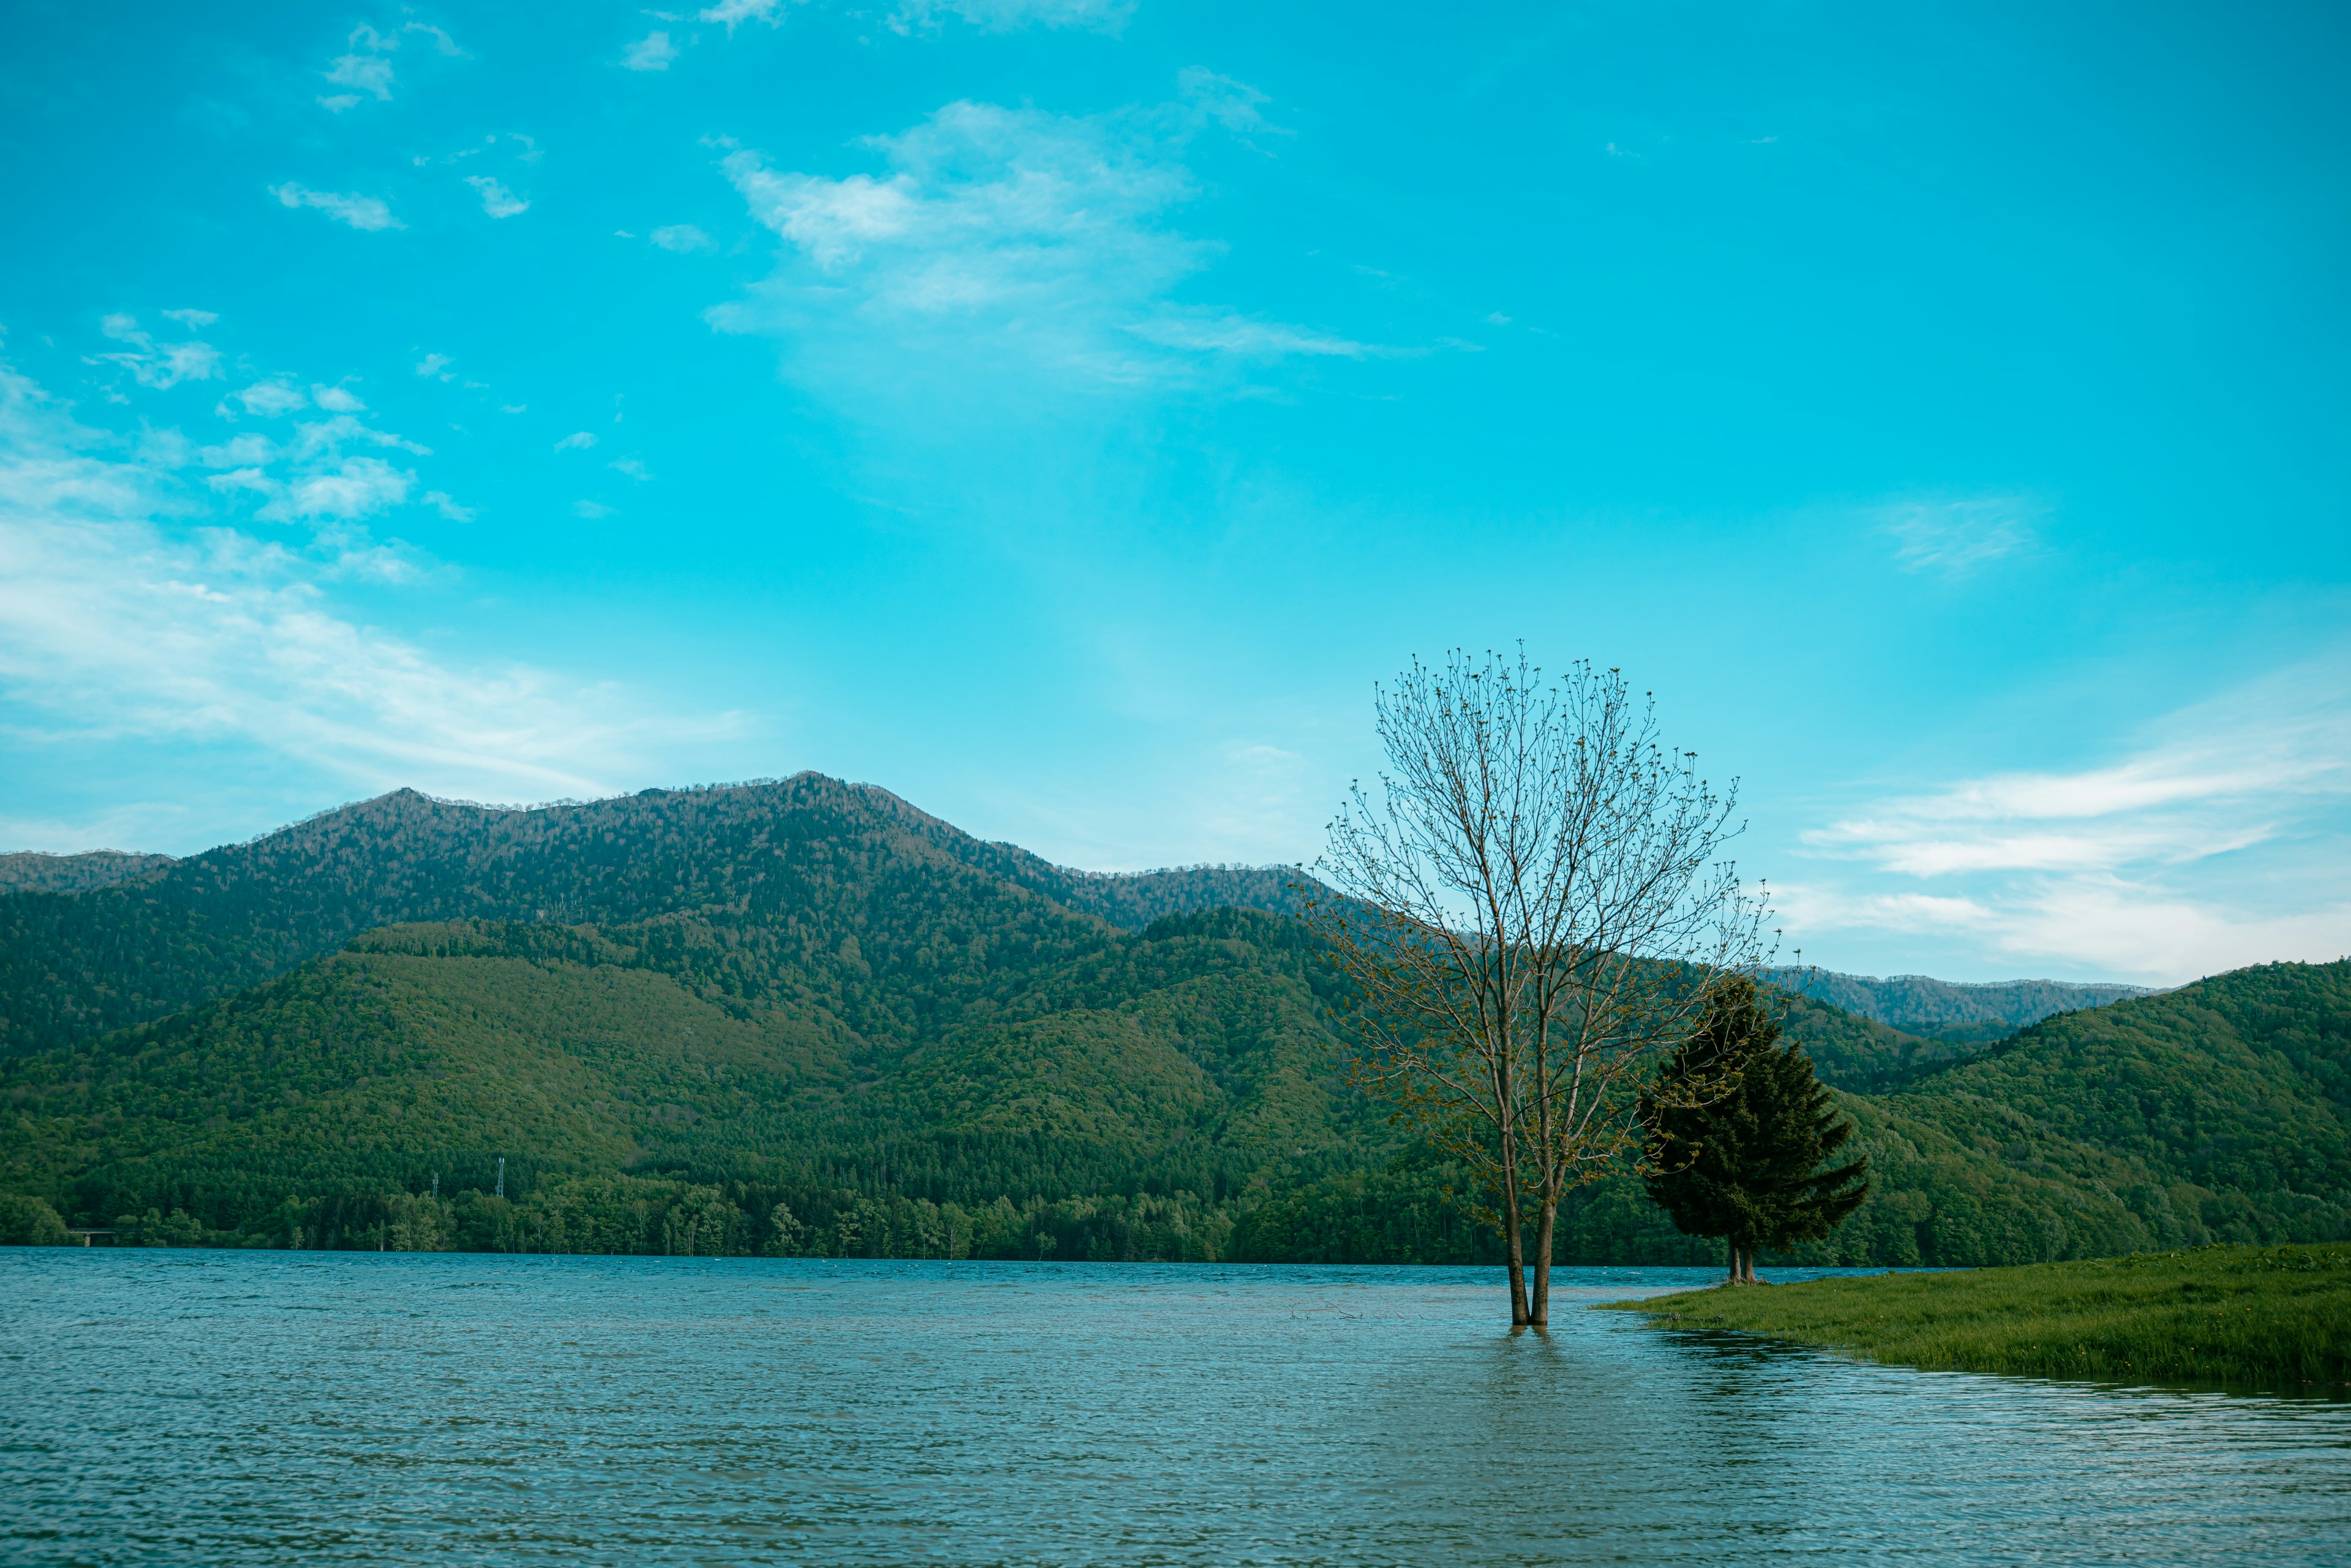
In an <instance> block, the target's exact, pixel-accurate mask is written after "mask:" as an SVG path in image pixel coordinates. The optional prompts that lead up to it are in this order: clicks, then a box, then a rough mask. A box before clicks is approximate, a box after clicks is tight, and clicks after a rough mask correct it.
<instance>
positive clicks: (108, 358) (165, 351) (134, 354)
mask: <svg viewBox="0 0 2351 1568" xmlns="http://www.w3.org/2000/svg"><path fill="white" fill-rule="evenodd" d="M165 314H167V315H172V314H176V313H175V312H170V311H167V312H165ZM98 329H99V332H100V333H102V334H104V335H105V336H106V337H108V338H110V339H111V340H114V341H115V342H118V343H120V344H122V345H123V347H122V348H121V349H120V350H117V351H115V352H112V353H106V354H95V355H92V356H90V359H89V362H90V363H91V364H110V365H120V366H121V367H122V368H123V369H124V370H126V371H130V372H131V380H133V381H135V382H138V383H139V384H140V385H141V386H142V387H147V388H150V389H151V390H153V391H156V392H168V391H170V390H171V389H172V388H173V387H175V386H178V385H179V384H180V383H181V382H202V381H210V380H212V379H214V377H216V376H218V375H219V374H220V373H221V369H220V352H219V350H215V349H214V347H213V346H212V345H211V344H210V343H205V342H187V343H158V342H157V341H156V340H154V338H153V337H152V335H151V334H149V333H146V332H142V331H141V330H140V329H139V321H138V319H137V318H136V317H133V316H129V315H125V314H122V313H121V312H119V311H118V312H116V313H115V314H113V315H110V316H107V317H104V318H101V319H100V320H99V324H98Z"/></svg>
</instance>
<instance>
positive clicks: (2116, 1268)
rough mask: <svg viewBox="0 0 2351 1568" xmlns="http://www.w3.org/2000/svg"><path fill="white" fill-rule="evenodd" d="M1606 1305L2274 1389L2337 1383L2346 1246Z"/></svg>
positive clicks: (1940, 1353) (2347, 1337)
mask: <svg viewBox="0 0 2351 1568" xmlns="http://www.w3.org/2000/svg"><path fill="white" fill-rule="evenodd" d="M1607 1310H1610V1311H1617V1312H1643V1313H1646V1314H1647V1315H1648V1317H1649V1318H1650V1319H1651V1321H1652V1322H1656V1323H1657V1324H1658V1325H1659V1326H1661V1327H1666V1328H1679V1329H1723V1330H1731V1331H1736V1332H1738V1333H1751V1334H1758V1335H1761V1336H1764V1337H1767V1338H1770V1339H1775V1340H1783V1341H1787V1342H1789V1343H1795V1344H1806V1345H1818V1346H1821V1347H1823V1348H1825V1349H1829V1350H1834V1351H1838V1352H1841V1353H1843V1354H1848V1355H1855V1356H1859V1357H1863V1358H1865V1359H1867V1360H1871V1361H1880V1362H1887V1363H1893V1364H1901V1365H1907V1366H1917V1367H1925V1368H1928V1369H1931V1370H1938V1371H1952V1372H1994V1373H2007V1374H2012V1375H2021V1376H2029V1377H2059V1378H2081V1379H2088V1380H2092V1381H2097V1382H2126V1383H2142V1382H2145V1383H2197V1384H2210V1385H2222V1386H2228V1387H2242V1388H2248V1389H2262V1390H2269V1391H2277V1392H2287V1391H2293V1390H2296V1389H2304V1388H2309V1389H2317V1388H2322V1387H2342V1386H2344V1385H2351V1244H2346V1243H2341V1242H2335V1243H2330V1244H2325V1245H2320V1246H2306V1247H2206V1248H2200V1249H2196V1250H2194V1251H2185V1252H2143V1253H2137V1254H2134V1255H2132V1256H2129V1257H2125V1258H2103V1259H2096V1260H2086V1261H2083V1262H2078V1263H2037V1264H2031V1265H2026V1266H2023V1267H2020V1268H2010V1269H1969V1270H1953V1271H1950V1272H1936V1273H1912V1274H1879V1275H1873V1276H1868V1277H1864V1278H1858V1279H1835V1280H1813V1281H1806V1282H1804V1283H1802V1284H1794V1285H1780V1286H1761V1287H1740V1288H1738V1289H1733V1288H1731V1287H1729V1286H1723V1285H1718V1286H1715V1287H1713V1288H1711V1289H1708V1290H1704V1291H1681V1292H1678V1293H1677V1294H1674V1295H1670V1296H1657V1297H1652V1298H1650V1299H1648V1300H1646V1301H1613V1302H1609V1303H1607Z"/></svg>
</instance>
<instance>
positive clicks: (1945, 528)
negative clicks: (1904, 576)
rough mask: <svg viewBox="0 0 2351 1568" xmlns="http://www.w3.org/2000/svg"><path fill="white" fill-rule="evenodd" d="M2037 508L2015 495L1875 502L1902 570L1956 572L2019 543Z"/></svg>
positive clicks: (2026, 538) (2028, 534)
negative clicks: (1893, 503) (1884, 503)
mask: <svg viewBox="0 0 2351 1568" xmlns="http://www.w3.org/2000/svg"><path fill="white" fill-rule="evenodd" d="M2039 510H2040V508H2039V507H2036V506H2034V505H2033V504H2032V502H2031V501H2029V500H2027V499H2025V498H2023V497H2017V496H1980V497H1970V498H1963V499H1957V500H1952V499H1942V500H1918V501H1902V502H1897V503H1896V504H1895V505H1892V506H1888V507H1881V508H1879V510H1878V511H1877V513H1876V525H1877V528H1878V530H1879V531H1880V532H1882V533H1885V534H1886V535H1889V536H1890V537H1892V538H1894V539H1895V540H1896V549H1895V552H1894V561H1895V564H1896V566H1899V567H1900V568H1901V569H1902V570H1905V571H1933V572H1938V573H1940V574H1941V575H1943V576H1945V577H1953V578H1958V577H1965V576H1967V575H1969V574H1970V572H1973V571H1974V570H1976V569H1977V568H1979V567H1982V566H1988V565H1990V564H1991V562H1993V561H1996V560H1998V559H2001V557H2003V556H2010V555H2014V554H2015V553H2016V552H2017V551H2019V550H2021V549H2024V548H2025V546H2026V545H2028V544H2030V543H2031V542H2032V521H2033V518H2034V517H2037V516H2038V515H2039Z"/></svg>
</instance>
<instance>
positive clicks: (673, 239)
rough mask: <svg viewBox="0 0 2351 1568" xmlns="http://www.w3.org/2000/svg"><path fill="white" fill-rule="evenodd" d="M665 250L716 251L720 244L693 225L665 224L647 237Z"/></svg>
mask: <svg viewBox="0 0 2351 1568" xmlns="http://www.w3.org/2000/svg"><path fill="white" fill-rule="evenodd" d="M645 237H646V238H647V239H649V240H651V241H653V244H655V245H657V246H661V247H662V249H664V250H674V251H679V252H685V251H695V250H716V249H717V248H718V242H717V241H716V240H714V239H712V238H711V237H710V236H709V235H706V234H704V233H703V232H702V231H701V230H700V229H698V228H696V227H695V226H694V225H692V224H665V225H663V226H662V227H660V228H657V229H655V230H653V233H651V234H649V235H646V236H645Z"/></svg>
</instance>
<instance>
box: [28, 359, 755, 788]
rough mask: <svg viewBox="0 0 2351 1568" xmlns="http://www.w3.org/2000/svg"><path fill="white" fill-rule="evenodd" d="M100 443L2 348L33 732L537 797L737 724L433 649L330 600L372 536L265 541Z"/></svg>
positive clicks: (41, 737) (372, 780) (368, 560)
mask: <svg viewBox="0 0 2351 1568" xmlns="http://www.w3.org/2000/svg"><path fill="white" fill-rule="evenodd" d="M109 445H110V436H109V435H108V434H107V433H104V432H101V431H98V430H94V429H91V428H89V427H88V426H85V425H81V424H78V423H75V422H74V421H73V420H72V419H71V418H70V417H69V416H68V414H67V413H65V412H64V411H63V410H62V409H61V408H60V407H58V406H57V404H55V403H54V402H51V401H50V400H48V399H47V398H46V397H45V396H44V395H43V394H42V392H41V391H40V389H39V388H38V387H37V386H36V385H35V384H34V383H32V382H29V381H27V380H26V378H24V377H23V376H21V375H19V374H17V373H16V372H15V371H12V370H8V369H6V368H5V367H0V697H5V701H7V702H8V703H9V704H10V705H12V708H13V714H12V722H14V723H16V726H17V733H18V735H19V737H20V738H23V739H25V740H26V742H27V743H28V744H43V743H47V742H49V741H58V740H63V739H67V738H72V739H75V740H78V741H79V742H81V743H85V744H99V745H103V744H112V743H124V744H128V743H143V742H149V741H154V740H158V739H162V740H191V741H199V742H203V743H205V744H209V745H217V744H222V743H234V744H237V745H241V746H244V747H250V748H256V749H257V750H258V751H259V752H260V753H261V754H263V755H266V756H268V757H273V758H277V759H278V760H279V762H280V763H281V764H303V765H308V766H309V767H312V768H317V769H319V770H322V771H323V772H324V773H326V774H328V775H329V776H331V777H333V778H336V779H341V780H345V781H347V783H348V784H349V786H350V787H351V788H354V789H365V790H370V791H372V790H375V789H387V788H391V787H392V786H394V785H397V784H414V785H418V786H420V787H422V788H424V789H431V790H434V791H435V792H437V793H442V794H452V795H462V796H470V797H474V798H487V799H514V798H517V797H521V798H542V799H543V798H545V797H548V796H550V795H574V794H593V793H599V792H603V791H605V790H608V789H611V788H613V787H614V786H615V785H616V783H618V782H620V781H623V780H625V779H627V778H629V777H630V776H631V775H632V774H633V773H635V772H637V771H638V770H639V769H641V768H643V760H642V759H643V758H644V757H645V755H646V754H647V751H648V749H649V748H652V747H661V746H664V745H666V744H670V743H674V742H675V741H677V740H680V739H686V738H697V737H709V736H714V735H721V734H726V733H734V732H737V731H738V730H739V728H740V727H741V726H740V721H739V720H738V719H737V718H735V717H734V716H727V715H716V716H709V717H704V718H695V717H678V716H674V715H673V714H670V713H666V712H664V711H663V710H662V709H661V708H660V707H659V706H655V705H653V704H650V703H645V702H642V701H640V700H638V699H636V698H634V697H633V696H632V695H631V694H629V693H627V692H625V691H622V690H619V689H616V688H613V687H611V686H608V685H600V684H596V683H582V682H579V681H574V680H567V679H564V678H562V677H559V676H558V675H555V674H550V673H549V672H546V671H543V670H538V669H533V668H529V667H528V666H522V665H516V664H496V665H486V664H463V663H455V662H451V661H448V660H446V659H444V658H440V657H436V656H435V655H434V654H432V653H427V652H426V651H425V650H423V648H420V647H419V646H417V645H416V644H414V643H410V642H408V641H405V640H403V639H402V638H401V637H399V636H396V635H394V634H392V633H390V632H385V631H382V630H381V629H379V628H377V627H373V626H371V625H369V624H367V623H365V622H361V621H360V620H358V619H357V618H355V617H353V616H352V615H350V613H349V612H346V611H344V610H342V609H341V608H340V607H339V605H338V603H337V601H336V598H335V589H334V585H335V583H336V582H337V581H338V580H340V579H341V578H344V577H350V576H353V575H359V574H362V573H366V572H370V571H376V570H383V569H385V567H386V557H385V554H384V552H383V551H382V550H381V547H379V549H377V550H376V551H375V552H374V553H373V554H369V553H367V552H360V551H346V552H344V553H342V554H340V555H336V556H333V557H330V558H329V559H317V558H314V557H311V556H308V555H306V554H304V553H302V552H301V551H298V550H295V549H288V548H287V547H285V546H284V545H281V544H277V543H267V542H264V541H262V540H260V539H257V538H254V537H252V536H251V535H249V534H247V533H246V532H244V531H242V530H240V529H238V528H235V527H233V526H224V525H223V524H222V523H221V522H219V521H218V520H216V519H214V518H213V517H211V516H210V514H209V512H208V509H207V506H206V503H205V500H204V496H205V492H204V489H203V488H202V487H199V488H197V489H195V490H194V491H193V492H192V491H190V490H188V489H187V488H186V487H184V486H182V485H181V484H180V483H179V482H178V481H177V479H176V478H175V477H174V476H172V475H171V474H169V473H166V472H162V471H159V470H156V469H154V468H152V467H150V466H148V465H145V464H143V463H141V462H137V461H126V460H121V459H117V458H111V457H108V456H105V455H102V454H103V453H104V451H105V450H106V449H107V448H108V447H109ZM438 499H440V500H444V501H445V500H446V497H438ZM40 716H46V718H43V717H40ZM28 725H32V726H44V727H46V728H45V729H44V730H42V731H41V732H39V733H36V731H35V730H34V729H33V728H28Z"/></svg>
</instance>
